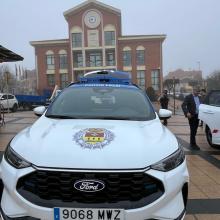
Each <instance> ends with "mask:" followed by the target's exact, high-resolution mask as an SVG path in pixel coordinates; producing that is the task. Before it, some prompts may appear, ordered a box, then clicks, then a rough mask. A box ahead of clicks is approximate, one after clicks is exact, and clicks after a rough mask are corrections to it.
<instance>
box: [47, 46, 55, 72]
mask: <svg viewBox="0 0 220 220" xmlns="http://www.w3.org/2000/svg"><path fill="white" fill-rule="evenodd" d="M46 63H47V69H48V70H54V69H55V59H54V52H53V51H52V50H48V51H47V52H46Z"/></svg>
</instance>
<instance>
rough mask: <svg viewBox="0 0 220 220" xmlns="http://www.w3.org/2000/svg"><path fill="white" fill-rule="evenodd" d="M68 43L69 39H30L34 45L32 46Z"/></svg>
mask: <svg viewBox="0 0 220 220" xmlns="http://www.w3.org/2000/svg"><path fill="white" fill-rule="evenodd" d="M66 43H69V40H68V39H56V40H42V41H30V45H32V46H41V45H52V44H66Z"/></svg>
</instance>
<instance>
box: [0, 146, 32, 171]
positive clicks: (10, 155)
mask: <svg viewBox="0 0 220 220" xmlns="http://www.w3.org/2000/svg"><path fill="white" fill-rule="evenodd" d="M4 158H5V159H6V161H7V162H8V163H9V164H10V165H12V166H13V167H15V168H17V169H21V168H26V167H30V166H31V164H30V163H29V162H27V161H26V160H25V159H23V158H22V157H21V156H20V155H18V154H17V153H16V152H15V151H14V150H13V149H12V148H11V147H10V145H8V147H7V149H6V151H5V154H4Z"/></svg>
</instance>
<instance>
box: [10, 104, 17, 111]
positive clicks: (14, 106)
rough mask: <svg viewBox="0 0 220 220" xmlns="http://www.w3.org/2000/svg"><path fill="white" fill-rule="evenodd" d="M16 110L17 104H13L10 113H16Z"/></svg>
mask: <svg viewBox="0 0 220 220" xmlns="http://www.w3.org/2000/svg"><path fill="white" fill-rule="evenodd" d="M17 110H18V105H17V104H14V105H13V107H12V109H11V111H12V112H16V111H17Z"/></svg>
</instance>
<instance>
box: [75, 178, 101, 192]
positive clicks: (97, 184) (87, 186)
mask: <svg viewBox="0 0 220 220" xmlns="http://www.w3.org/2000/svg"><path fill="white" fill-rule="evenodd" d="M74 188H75V189H77V190H79V191H83V192H98V191H101V190H103V189H104V188H105V184H104V183H103V182H102V181H100V180H78V181H76V182H75V183H74Z"/></svg>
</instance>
